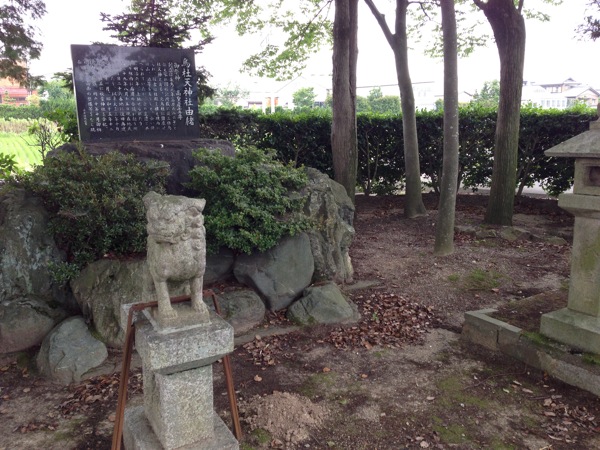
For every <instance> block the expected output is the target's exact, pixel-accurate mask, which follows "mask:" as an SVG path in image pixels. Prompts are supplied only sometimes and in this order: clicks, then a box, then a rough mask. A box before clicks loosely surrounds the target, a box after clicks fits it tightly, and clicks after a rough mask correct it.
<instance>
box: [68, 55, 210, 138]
mask: <svg viewBox="0 0 600 450" xmlns="http://www.w3.org/2000/svg"><path fill="white" fill-rule="evenodd" d="M71 56H72V59H73V83H74V86H75V98H76V102H77V123H78V126H79V136H80V139H81V141H83V142H85V143H90V142H114V141H152V140H157V139H160V140H165V139H168V140H171V139H188V140H189V139H196V138H198V137H199V136H200V128H199V126H198V86H197V76H196V68H195V63H194V51H193V50H191V49H171V48H155V47H123V46H117V45H98V44H96V45H71Z"/></svg>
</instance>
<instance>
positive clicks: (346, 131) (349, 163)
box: [331, 0, 358, 202]
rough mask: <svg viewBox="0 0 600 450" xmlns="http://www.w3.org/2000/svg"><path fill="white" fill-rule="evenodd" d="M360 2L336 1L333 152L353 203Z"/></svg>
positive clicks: (338, 177)
mask: <svg viewBox="0 0 600 450" xmlns="http://www.w3.org/2000/svg"><path fill="white" fill-rule="evenodd" d="M357 32H358V0H335V18H334V24H333V88H332V97H333V121H332V124H331V149H332V153H333V155H332V156H333V172H334V178H335V181H337V182H338V183H340V184H341V185H342V186H344V188H345V189H346V193H347V194H348V196H349V197H350V199H351V200H352V202H354V195H355V193H356V174H357V166H358V141H357V132H356V62H357V57H358V46H357Z"/></svg>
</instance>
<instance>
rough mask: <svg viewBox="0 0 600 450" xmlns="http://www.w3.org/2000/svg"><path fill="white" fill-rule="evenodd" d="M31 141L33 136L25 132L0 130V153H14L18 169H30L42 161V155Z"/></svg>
mask: <svg viewBox="0 0 600 450" xmlns="http://www.w3.org/2000/svg"><path fill="white" fill-rule="evenodd" d="M32 143H33V138H32V137H31V136H29V135H28V134H27V133H20V134H17V133H1V132H0V154H3V155H15V159H16V160H17V162H18V164H19V168H20V169H23V170H30V169H31V168H32V167H34V166H37V165H39V164H41V163H42V155H41V154H40V152H39V151H38V147H37V146H35V145H31V144H32Z"/></svg>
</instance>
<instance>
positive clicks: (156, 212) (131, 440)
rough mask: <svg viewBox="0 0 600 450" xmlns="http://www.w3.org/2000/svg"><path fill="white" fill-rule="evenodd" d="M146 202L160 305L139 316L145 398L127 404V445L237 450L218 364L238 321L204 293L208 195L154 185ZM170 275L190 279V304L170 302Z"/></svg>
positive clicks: (148, 448)
mask: <svg viewBox="0 0 600 450" xmlns="http://www.w3.org/2000/svg"><path fill="white" fill-rule="evenodd" d="M144 204H145V205H146V208H147V218H148V265H149V271H150V273H151V275H152V278H153V281H154V284H155V286H156V290H157V295H158V308H157V309H156V310H154V311H148V310H144V317H143V318H142V319H139V320H138V321H137V323H136V330H135V345H136V349H137V352H138V354H139V355H140V358H141V360H142V370H143V377H144V405H143V406H139V407H132V408H128V409H127V410H126V411H125V419H124V426H123V441H124V444H125V448H126V449H127V450H132V449H144V450H154V449H163V448H164V449H177V448H185V449H199V450H200V449H201V450H217V449H218V450H230V449H231V450H233V449H235V450H237V449H238V448H239V444H238V442H237V441H236V440H235V438H234V437H233V435H232V434H231V432H230V431H229V429H228V428H227V427H226V425H225V424H224V422H223V421H222V420H221V418H220V417H219V416H218V415H216V414H215V412H214V410H213V384H212V363H213V362H215V361H217V360H218V359H220V358H222V357H223V356H225V355H227V354H228V353H231V352H232V351H233V328H232V327H231V326H230V325H229V324H228V323H227V322H225V321H224V320H223V319H221V318H220V317H218V316H216V315H213V316H210V314H209V311H208V308H207V307H206V305H205V304H204V301H203V299H202V277H203V274H204V268H205V265H206V260H205V258H206V242H205V238H204V225H203V217H202V210H203V208H204V204H205V201H204V200H200V199H191V198H187V197H182V196H173V195H165V196H161V195H159V194H157V193H155V192H151V193H149V194H147V195H146V196H145V197H144ZM169 279H176V280H178V281H184V280H189V282H190V284H191V293H192V295H191V298H192V305H191V307H189V306H184V307H180V305H177V307H174V306H173V305H171V301H170V298H169V292H168V287H167V284H166V281H167V280H169Z"/></svg>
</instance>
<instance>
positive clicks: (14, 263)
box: [0, 189, 73, 308]
mask: <svg viewBox="0 0 600 450" xmlns="http://www.w3.org/2000/svg"><path fill="white" fill-rule="evenodd" d="M60 261H63V256H62V254H61V252H60V251H59V250H58V248H57V247H56V244H55V243H54V239H53V238H52V234H51V233H49V232H48V213H47V212H46V210H45V209H44V207H43V205H42V202H41V200H40V199H38V198H35V197H31V196H29V195H28V194H27V193H26V192H25V191H24V190H21V189H12V190H8V191H7V192H5V193H2V194H0V286H1V289H0V302H3V301H6V300H13V299H23V298H25V299H27V298H35V299H41V300H46V301H50V302H58V303H61V304H62V305H64V306H66V307H67V308H70V307H72V306H73V303H72V298H70V297H69V295H68V293H67V291H66V290H65V289H62V288H60V287H59V286H57V285H56V284H54V283H53V281H52V278H51V276H50V272H49V271H48V264H49V263H51V262H60Z"/></svg>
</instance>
